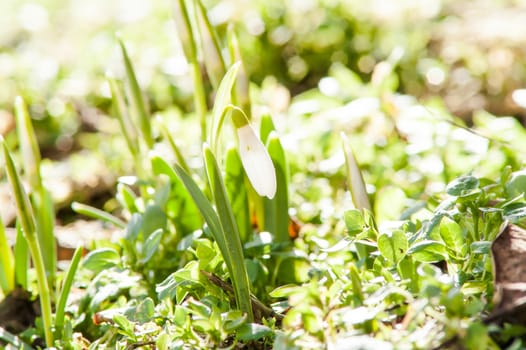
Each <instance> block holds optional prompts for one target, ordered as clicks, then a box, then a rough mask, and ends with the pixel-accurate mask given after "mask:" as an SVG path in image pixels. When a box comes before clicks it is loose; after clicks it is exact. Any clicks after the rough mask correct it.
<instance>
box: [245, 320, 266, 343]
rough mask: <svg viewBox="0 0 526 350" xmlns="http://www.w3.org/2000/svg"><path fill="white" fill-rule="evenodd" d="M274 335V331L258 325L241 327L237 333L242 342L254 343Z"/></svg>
mask: <svg viewBox="0 0 526 350" xmlns="http://www.w3.org/2000/svg"><path fill="white" fill-rule="evenodd" d="M271 333H272V329H270V328H269V327H267V326H264V325H261V324H257V323H247V324H244V325H243V326H241V327H240V328H239V329H238V332H237V338H238V339H239V340H241V341H253V340H258V339H261V338H263V337H264V336H267V335H269V334H271Z"/></svg>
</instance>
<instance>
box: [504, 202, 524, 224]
mask: <svg viewBox="0 0 526 350" xmlns="http://www.w3.org/2000/svg"><path fill="white" fill-rule="evenodd" d="M502 216H503V217H504V219H506V220H509V221H511V222H513V223H517V222H518V221H519V220H521V219H523V218H524V217H526V204H524V203H511V204H508V205H506V206H505V207H504V208H503V213H502Z"/></svg>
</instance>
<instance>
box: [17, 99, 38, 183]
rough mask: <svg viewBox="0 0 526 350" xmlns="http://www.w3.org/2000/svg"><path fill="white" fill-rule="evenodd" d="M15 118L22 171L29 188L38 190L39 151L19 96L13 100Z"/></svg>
mask: <svg viewBox="0 0 526 350" xmlns="http://www.w3.org/2000/svg"><path fill="white" fill-rule="evenodd" d="M15 116H16V125H17V135H18V140H19V143H20V151H21V152H22V160H23V166H24V171H25V174H26V176H27V179H28V181H29V184H30V186H31V188H32V189H33V190H38V189H39V188H40V187H41V186H42V179H41V177H40V151H39V149H38V142H37V139H36V136H35V131H34V129H33V125H32V123H31V118H30V117H29V113H28V112H27V107H26V105H25V103H24V100H23V99H22V97H20V96H17V97H16V99H15Z"/></svg>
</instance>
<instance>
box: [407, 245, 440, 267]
mask: <svg viewBox="0 0 526 350" xmlns="http://www.w3.org/2000/svg"><path fill="white" fill-rule="evenodd" d="M407 254H408V255H410V256H412V257H413V259H414V260H416V261H420V262H438V261H442V260H444V259H445V257H446V255H447V253H446V247H445V245H444V244H443V243H442V242H437V241H430V240H424V241H420V242H418V243H416V244H414V245H412V246H411V248H409V250H408V251H407Z"/></svg>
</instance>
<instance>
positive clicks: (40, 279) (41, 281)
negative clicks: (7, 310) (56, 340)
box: [26, 238, 53, 347]
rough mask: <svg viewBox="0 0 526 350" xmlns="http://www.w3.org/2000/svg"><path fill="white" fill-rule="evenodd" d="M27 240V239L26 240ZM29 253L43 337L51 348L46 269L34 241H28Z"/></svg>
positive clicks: (51, 335)
mask: <svg viewBox="0 0 526 350" xmlns="http://www.w3.org/2000/svg"><path fill="white" fill-rule="evenodd" d="M26 239H28V238H26ZM27 243H28V245H29V251H30V252H31V256H32V257H33V264H35V270H36V273H37V283H38V294H39V297H40V307H41V309H42V321H43V323H44V335H45V338H46V346H47V347H51V346H53V334H52V333H51V324H52V323H51V298H50V292H49V286H48V283H47V277H46V268H45V266H44V259H43V257H42V252H41V251H40V246H39V245H38V242H37V241H36V240H34V239H31V240H28V242H27Z"/></svg>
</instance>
